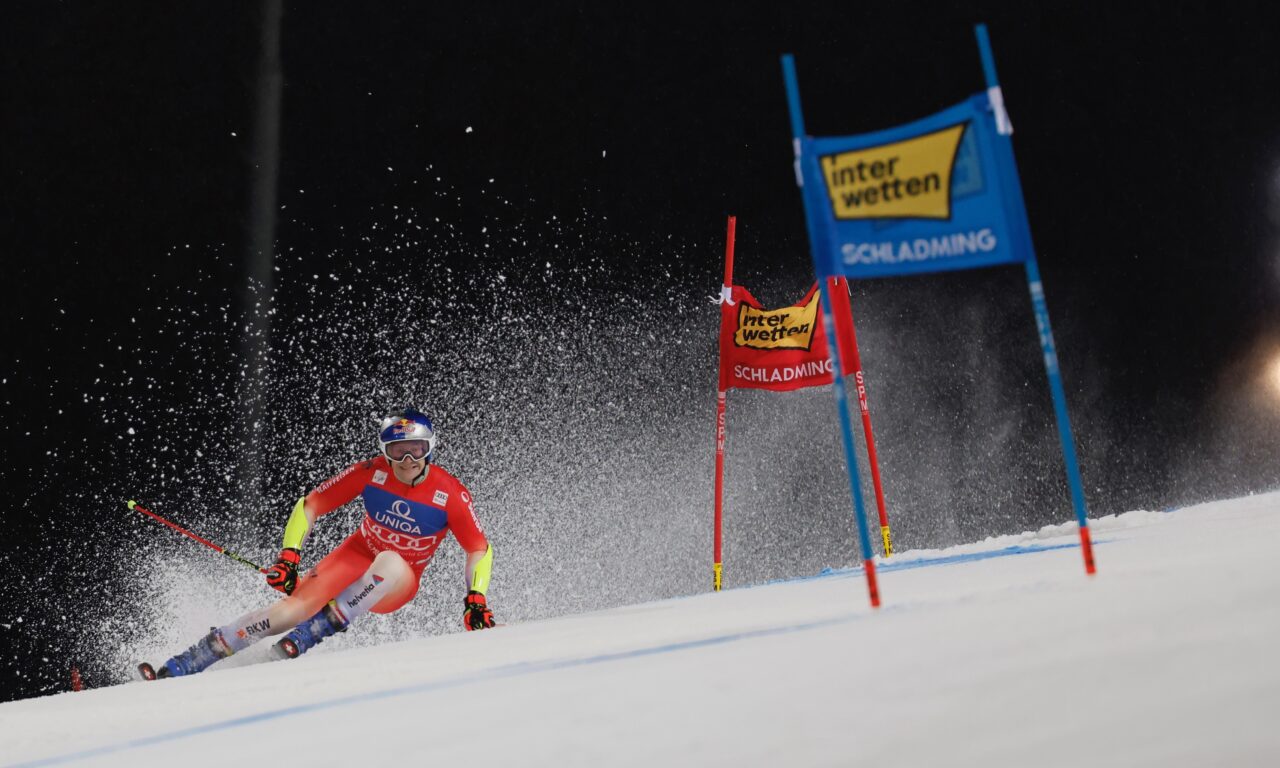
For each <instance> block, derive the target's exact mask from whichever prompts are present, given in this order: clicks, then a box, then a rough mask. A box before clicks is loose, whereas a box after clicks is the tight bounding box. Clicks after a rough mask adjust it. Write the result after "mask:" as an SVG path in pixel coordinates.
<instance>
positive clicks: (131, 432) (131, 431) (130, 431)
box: [125, 369, 834, 435]
mask: <svg viewBox="0 0 1280 768" xmlns="http://www.w3.org/2000/svg"><path fill="white" fill-rule="evenodd" d="M833 370H834V369H833ZM125 432H128V433H129V434H131V435H136V434H138V433H137V432H134V431H133V427H129V428H128V429H126V430H125Z"/></svg>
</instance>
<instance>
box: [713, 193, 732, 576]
mask: <svg viewBox="0 0 1280 768" xmlns="http://www.w3.org/2000/svg"><path fill="white" fill-rule="evenodd" d="M737 223H738V217H736V216H730V217H729V224H728V230H727V232H726V233H725V245H724V287H723V288H722V289H721V291H720V301H721V303H722V304H723V302H725V301H728V300H729V297H730V296H731V295H732V291H733V237H734V230H735V229H736V228H737ZM720 310H721V313H723V311H724V309H723V306H722V307H721V308H720ZM720 338H723V335H720ZM716 349H717V350H718V351H719V356H720V361H719V362H720V378H719V381H718V382H717V383H716V514H715V554H714V559H713V561H712V566H711V569H712V574H711V588H712V590H714V591H716V592H719V591H720V584H721V576H722V574H723V572H724V560H723V558H722V554H723V550H722V531H723V522H724V442H725V434H726V426H725V388H724V381H725V376H724V350H723V349H721V348H720V345H719V343H717V345H716Z"/></svg>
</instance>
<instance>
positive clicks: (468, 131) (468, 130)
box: [467, 125, 471, 133]
mask: <svg viewBox="0 0 1280 768" xmlns="http://www.w3.org/2000/svg"><path fill="white" fill-rule="evenodd" d="M467 133H471V126H469V125H468V126H467Z"/></svg>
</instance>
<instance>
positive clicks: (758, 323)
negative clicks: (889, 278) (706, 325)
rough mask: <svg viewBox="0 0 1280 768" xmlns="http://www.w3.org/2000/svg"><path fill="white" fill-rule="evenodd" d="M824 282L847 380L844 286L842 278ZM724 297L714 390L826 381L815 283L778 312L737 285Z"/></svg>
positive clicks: (849, 331)
mask: <svg viewBox="0 0 1280 768" xmlns="http://www.w3.org/2000/svg"><path fill="white" fill-rule="evenodd" d="M827 282H828V286H829V288H830V292H831V309H832V313H833V315H834V320H835V326H836V333H839V334H840V350H841V352H842V353H843V359H842V360H841V361H840V365H841V367H842V368H843V369H844V375H846V376H848V375H849V374H851V373H853V372H854V371H855V370H856V367H855V366H856V356H855V352H854V338H853V317H852V315H851V314H850V311H849V288H848V285H847V283H845V280H844V278H832V279H830V280H828V281H827ZM729 293H730V295H729V296H728V297H727V298H722V299H721V301H720V360H721V365H720V391H722V392H723V391H725V390H728V389H730V388H732V387H740V388H743V389H771V390H774V391H786V390H792V389H802V388H804V387H816V386H820V385H822V384H830V383H831V358H830V356H829V355H828V354H827V337H826V333H825V332H824V331H823V328H822V300H821V297H820V296H819V295H818V284H817V283H814V284H813V287H812V288H810V289H809V292H808V293H806V294H805V297H804V298H803V299H801V300H800V301H799V302H797V303H796V304H792V305H791V306H789V307H783V308H781V309H765V308H764V307H763V306H762V305H761V304H760V302H759V301H757V300H756V297H754V296H752V295H751V292H750V291H748V290H747V289H746V288H743V287H742V286H740V285H735V286H733V287H732V289H731V290H730V292H729Z"/></svg>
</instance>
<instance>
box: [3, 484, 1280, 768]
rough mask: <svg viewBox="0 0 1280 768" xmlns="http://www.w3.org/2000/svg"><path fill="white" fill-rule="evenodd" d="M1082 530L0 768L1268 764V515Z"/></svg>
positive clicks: (1269, 510)
mask: <svg viewBox="0 0 1280 768" xmlns="http://www.w3.org/2000/svg"><path fill="white" fill-rule="evenodd" d="M1091 528H1092V530H1093V532H1094V540H1095V543H1096V554H1097V560H1098V574H1097V576H1095V577H1087V576H1086V575H1085V574H1084V569H1083V565H1082V562H1081V557H1080V552H1079V549H1078V548H1077V547H1075V546H1073V545H1074V544H1075V542H1076V541H1077V537H1076V532H1075V527H1074V525H1070V524H1068V525H1064V526H1059V527H1050V528H1046V529H1044V530H1041V531H1038V532H1029V533H1026V534H1023V535H1021V536H1013V537H1001V538H998V539H990V540H987V541H985V542H979V543H975V544H970V545H965V546H961V547H955V548H951V549H947V550H938V551H929V552H903V553H900V554H899V555H895V556H894V557H893V558H891V559H889V560H885V561H881V574H880V575H881V591H882V595H883V599H884V607H883V608H881V609H879V610H872V609H871V608H870V607H869V605H868V601H867V595H866V587H865V579H864V575H863V573H862V571H861V570H852V571H848V570H845V571H836V572H832V573H827V574H823V575H821V576H818V577H814V578H808V579H796V580H792V581H787V582H780V583H773V584H768V585H764V586H759V587H752V588H742V589H733V590H728V591H725V592H722V593H720V594H702V595H696V596H692V597H688V598H681V599H673V600H666V601H663V602H657V603H650V604H644V605H634V606H630V607H624V608H616V609H613V610H608V611H603V612H599V613H588V614H581V615H575V616H565V617H563V618H558V619H553V620H545V621H537V622H530V623H523V624H512V625H508V626H504V627H501V628H498V629H495V630H493V631H487V632H476V633H463V632H459V633H457V634H453V635H446V636H437V637H427V638H422V639H418V640H411V641H406V642H400V643H394V644H390V645H385V646H382V647H376V648H357V649H354V650H343V649H338V650H329V649H327V648H326V647H325V646H320V647H319V648H318V649H316V650H315V651H313V652H312V653H311V654H308V655H307V656H304V657H302V658H301V659H298V660H296V661H289V662H283V661H282V662H273V663H266V664H254V665H247V666H245V665H241V666H227V668H225V669H220V668H219V667H214V668H213V669H212V670H210V671H209V672H207V673H205V674H203V675H199V676H195V677H190V678H182V679H177V680H168V681H160V682H156V683H133V684H127V685H119V686H114V687H108V688H101V689H96V690H90V691H84V692H80V693H63V694H59V695H56V696H48V697H44V698H38V699H29V700H24V701H16V702H11V703H6V704H0V764H4V765H63V764H74V765H131V766H132V765H177V766H184V768H186V767H187V766H204V765H208V766H218V767H219V768H225V766H227V765H229V764H234V763H239V762H242V761H244V760H245V759H249V760H252V761H255V762H258V761H262V760H267V761H287V762H289V763H290V764H294V765H307V766H314V765H363V764H370V763H371V759H372V760H382V759H390V760H396V761H403V762H404V764H406V765H409V764H412V765H451V764H454V765H457V764H466V763H473V762H477V761H479V762H483V763H486V764H496V765H555V766H564V765H584V766H587V765H590V766H598V765H643V766H654V765H876V766H923V765H947V766H957V765H961V766H967V765H972V766H984V767H987V766H1028V765H1035V766H1059V765H1060V766H1084V765H1089V766H1160V768H1170V767H1171V766H1205V765H1231V766H1264V765H1265V766H1274V765H1280V728H1277V727H1276V723H1277V722H1278V721H1280V663H1277V658H1276V648H1277V639H1278V638H1280V600H1278V599H1277V595H1278V594H1280V569H1278V568H1276V567H1275V553H1276V548H1277V544H1280V494H1268V495H1259V496H1252V497H1249V498H1245V499H1237V500H1232V501H1223V502H1216V503H1212V504H1204V505H1200V506H1196V507H1189V508H1185V509H1181V510H1177V511H1173V512H1167V513H1162V512H1144V511H1137V512H1129V513H1126V514H1122V515H1118V516H1113V517H1107V518H1102V519H1100V520H1097V521H1094V522H1093V523H1092V524H1091ZM726 568H732V563H728V564H726ZM708 570H709V569H708ZM495 603H496V604H497V605H501V596H500V595H495ZM351 631H359V626H358V625H357V626H356V627H354V628H353V629H352V630H351ZM157 661H158V660H157Z"/></svg>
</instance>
